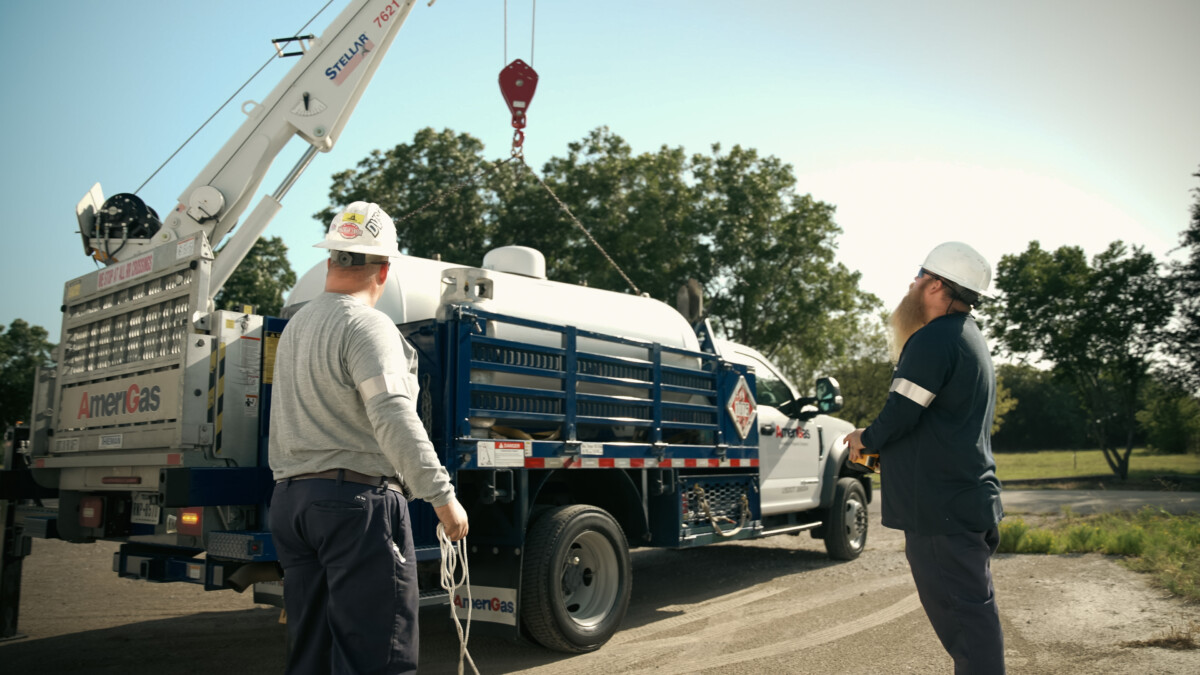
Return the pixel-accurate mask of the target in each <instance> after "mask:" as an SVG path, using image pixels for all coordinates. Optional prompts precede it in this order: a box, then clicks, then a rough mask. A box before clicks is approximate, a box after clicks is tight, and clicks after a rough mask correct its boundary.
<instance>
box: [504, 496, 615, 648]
mask: <svg viewBox="0 0 1200 675" xmlns="http://www.w3.org/2000/svg"><path fill="white" fill-rule="evenodd" d="M632 576H633V571H632V569H631V566H630V563H629V545H628V543H627V542H626V541H625V534H624V533H623V532H622V531H621V526H620V525H618V524H617V521H615V520H613V517H612V516H610V515H608V513H607V512H606V511H604V510H603V509H598V508H596V507H594V506H588V505H586V504H576V505H572V506H561V507H557V508H554V509H550V510H549V511H547V512H545V513H544V514H542V515H541V517H540V518H538V519H537V520H536V521H535V522H534V523H533V525H531V526H530V528H529V532H528V536H527V537H526V539H525V555H524V562H523V567H522V577H521V623H522V624H523V625H524V626H525V630H526V631H528V632H529V635H530V636H531V637H533V639H534V640H536V641H537V642H538V643H539V644H541V645H542V646H543V647H546V648H547V649H553V650H555V651H560V652H568V653H582V652H590V651H595V650H596V649H599V648H600V647H601V646H602V645H603V644H604V643H605V642H608V640H609V638H611V637H612V636H613V634H614V633H616V632H617V628H619V627H620V625H621V620H622V619H623V618H624V617H625V610H626V609H628V608H629V595H630V591H631V589H632V585H633V584H632Z"/></svg>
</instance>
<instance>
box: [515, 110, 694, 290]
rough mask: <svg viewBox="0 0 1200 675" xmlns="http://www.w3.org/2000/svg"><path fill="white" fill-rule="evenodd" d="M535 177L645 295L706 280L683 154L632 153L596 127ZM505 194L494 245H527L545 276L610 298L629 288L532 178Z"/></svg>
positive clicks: (673, 150)
mask: <svg viewBox="0 0 1200 675" xmlns="http://www.w3.org/2000/svg"><path fill="white" fill-rule="evenodd" d="M542 175H543V177H544V178H543V180H545V182H546V184H547V185H548V186H549V187H550V188H551V189H552V190H553V191H554V193H555V194H557V195H558V197H559V198H560V199H562V201H563V202H564V203H565V204H566V205H567V207H568V208H570V210H571V213H573V214H574V215H575V217H576V218H578V219H579V221H580V222H581V224H583V225H584V226H585V227H586V228H587V229H588V231H589V232H590V233H591V235H592V237H594V238H595V239H596V241H597V242H598V243H599V244H600V246H602V247H603V248H604V250H605V251H606V252H607V253H608V254H609V256H611V257H612V258H613V260H614V261H616V262H617V264H618V265H620V267H621V269H622V270H624V272H625V273H626V274H627V275H628V276H629V277H630V279H631V280H632V282H633V283H634V284H635V285H636V286H637V287H638V290H639V291H641V292H643V293H649V294H650V296H651V297H654V298H658V299H660V300H668V299H671V298H674V297H675V292H676V290H677V289H678V288H679V286H680V285H682V284H683V283H685V282H686V281H687V280H688V279H689V278H698V279H702V278H706V277H705V272H706V270H705V268H704V264H703V262H702V256H704V255H705V253H706V248H705V247H704V245H703V241H702V237H703V235H704V234H705V232H704V230H703V228H704V225H705V223H703V222H702V221H700V220H698V219H697V213H696V211H697V204H698V201H699V193H698V190H697V189H696V187H695V186H694V185H693V180H692V175H691V165H690V162H689V160H688V157H687V155H686V153H685V152H684V150H683V149H682V148H669V147H667V146H662V147H661V148H659V149H658V150H657V151H656V152H645V153H641V154H636V155H635V154H634V153H633V151H632V150H631V149H630V147H629V144H628V143H626V142H625V141H624V140H623V139H622V138H620V137H619V136H617V135H616V134H614V133H612V132H611V131H609V130H608V129H607V128H606V127H601V128H599V129H595V130H593V131H591V132H590V133H589V134H588V135H587V136H586V137H585V138H584V139H583V140H582V141H578V142H575V143H571V144H569V145H568V146H567V155H566V157H561V158H559V157H553V158H551V159H550V160H548V161H547V162H546V163H545V165H544V166H543V168H542ZM521 178H522V182H521V189H520V190H519V191H517V192H514V193H510V194H509V195H506V197H510V199H506V200H505V201H506V202H507V204H506V205H507V206H509V207H510V208H507V209H505V211H504V214H503V216H502V217H499V218H498V219H497V220H498V221H499V225H498V231H497V243H498V244H508V243H523V242H526V241H533V242H536V243H535V244H532V245H534V246H535V248H539V250H541V251H542V252H543V253H545V254H546V257H547V266H548V270H547V272H548V273H549V275H550V276H552V278H558V279H560V280H563V281H568V282H575V283H586V284H587V285H589V286H594V287H598V288H606V289H609V290H614V291H625V290H632V289H630V287H629V284H628V283H627V282H626V281H625V279H624V278H623V277H622V276H621V274H620V272H618V271H617V269H616V268H614V267H613V265H612V264H611V263H609V262H608V260H607V259H605V257H604V254H603V253H601V252H600V251H599V250H597V249H596V248H595V247H594V246H593V245H592V244H591V242H590V241H588V239H587V235H585V234H584V233H583V232H582V231H581V230H580V229H579V228H578V227H577V226H576V225H575V224H574V223H572V222H571V220H570V218H569V217H568V216H567V215H566V214H565V213H563V212H562V210H561V208H560V207H559V206H558V205H557V203H556V202H554V201H553V198H551V197H550V195H549V194H548V193H547V192H546V190H545V188H543V187H542V186H541V185H540V184H538V183H537V181H536V179H534V178H533V177H532V176H529V175H523V176H522V177H521Z"/></svg>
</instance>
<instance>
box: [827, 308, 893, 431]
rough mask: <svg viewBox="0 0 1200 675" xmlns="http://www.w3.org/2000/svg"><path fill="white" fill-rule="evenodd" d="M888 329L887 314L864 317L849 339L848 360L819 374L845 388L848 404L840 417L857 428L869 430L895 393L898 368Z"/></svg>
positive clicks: (828, 365)
mask: <svg viewBox="0 0 1200 675" xmlns="http://www.w3.org/2000/svg"><path fill="white" fill-rule="evenodd" d="M886 325H887V316H886V314H880V315H878V316H871V315H866V316H863V317H861V319H860V321H859V325H858V326H857V327H856V328H855V330H853V331H852V332H851V333H850V334H849V336H848V337H849V338H850V342H849V344H848V345H847V347H848V350H847V354H846V355H845V357H844V358H842V359H838V360H832V361H830V362H828V363H826V364H824V368H822V369H821V370H820V371H818V372H827V373H829V374H830V375H832V376H833V377H834V378H835V379H836V380H837V381H838V384H840V385H841V387H842V397H843V399H845V402H846V403H845V407H844V408H842V411H841V412H839V413H838V417H840V418H842V419H844V420H846V421H847V422H850V423H851V424H853V425H854V426H855V427H866V426H868V425H869V424H871V422H873V421H874V420H875V417H876V416H878V415H879V411H881V410H883V405H884V403H886V402H887V397H888V391H889V389H891V383H892V371H893V369H894V365H893V364H892V360H891V357H889V356H888V350H887V337H886V334H885V332H884V331H885V328H884V326H886Z"/></svg>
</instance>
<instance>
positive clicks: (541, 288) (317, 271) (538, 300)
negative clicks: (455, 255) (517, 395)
mask: <svg viewBox="0 0 1200 675" xmlns="http://www.w3.org/2000/svg"><path fill="white" fill-rule="evenodd" d="M545 269H546V263H545V259H544V258H542V254H541V253H540V252H539V251H537V250H535V249H532V248H526V247H524V246H505V247H503V248H498V249H494V250H492V251H490V252H489V253H488V254H487V255H486V256H484V268H478V267H466V266H463V265H461V264H455V263H447V262H441V261H435V260H427V259H425V258H415V257H413V256H407V255H402V256H398V257H396V258H392V267H391V270H390V271H389V272H388V281H387V287H386V288H385V289H384V292H383V296H382V297H381V298H380V299H379V304H377V305H376V306H375V307H376V308H377V309H379V310H380V311H382V312H383V313H385V314H387V315H388V316H389V317H391V319H392V321H394V322H395V323H396V324H403V323H409V322H412V321H422V320H426V319H434V318H441V319H444V318H445V307H447V306H449V305H456V304H458V305H469V306H474V307H478V308H480V309H483V310H487V311H492V312H496V313H499V314H508V315H510V316H516V317H520V318H523V319H532V320H535V321H542V322H545V323H550V324H557V325H567V326H575V327H576V328H582V329H585V330H591V331H595V332H597V333H606V334H609V335H617V336H621V337H627V338H636V339H640V340H646V341H648V342H658V343H660V344H663V345H667V346H670V347H678V348H681V349H688V350H692V351H699V350H700V343H699V341H698V340H697V339H696V334H695V332H693V330H692V327H691V325H689V324H688V322H687V320H686V319H684V318H683V316H682V315H680V314H679V312H677V311H676V310H675V309H674V308H673V307H671V306H670V305H667V304H666V303H663V302H659V301H658V300H654V299H652V298H647V297H642V296H637V295H628V294H625V293H616V292H613V291H606V290H602V289H598V288H588V287H586V286H576V285H574V284H564V283H561V282H557V281H550V280H548V279H546V277H545V274H546V273H545ZM325 271H326V264H325V262H320V263H317V264H316V265H314V266H313V267H312V269H310V270H309V271H308V272H306V273H305V274H304V275H303V276H302V277H301V278H300V281H299V282H298V283H297V284H296V287H295V288H293V289H292V292H291V293H289V294H288V297H287V300H286V301H285V302H284V308H285V311H284V315H290V314H291V313H293V312H294V310H295V309H298V308H299V305H302V304H303V303H305V302H307V301H309V300H311V299H313V298H315V297H316V296H318V295H320V294H321V293H322V292H324V290H325ZM488 334H489V335H494V336H495V337H500V338H504V339H508V340H517V341H527V342H531V343H533V344H540V345H550V346H559V343H560V342H561V340H560V339H558V338H557V334H551V333H546V332H544V331H537V330H533V329H526V328H520V327H517V326H500V327H499V332H498V333H493V332H492V328H491V327H490V326H489V332H488ZM579 348H580V349H581V350H583V351H589V352H594V353H600V354H609V355H616V356H635V357H640V358H645V357H646V355H645V353H644V352H645V350H639V349H637V348H635V347H626V346H623V345H615V344H612V343H605V342H601V341H598V340H588V339H586V338H585V339H581V340H580V341H579ZM664 360H665V362H668V363H671V364H673V365H681V366H687V367H692V368H695V367H696V361H695V359H688V358H684V357H682V356H678V355H670V356H669V358H668V357H664Z"/></svg>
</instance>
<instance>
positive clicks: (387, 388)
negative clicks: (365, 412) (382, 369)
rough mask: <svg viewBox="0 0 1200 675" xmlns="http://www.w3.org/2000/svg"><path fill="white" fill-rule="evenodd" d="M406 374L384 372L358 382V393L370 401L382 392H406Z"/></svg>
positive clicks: (364, 399)
mask: <svg viewBox="0 0 1200 675" xmlns="http://www.w3.org/2000/svg"><path fill="white" fill-rule="evenodd" d="M407 392H408V390H407V388H406V387H405V386H404V376H403V375H400V374H398V373H384V374H382V375H376V376H375V377H372V378H371V379H369V380H363V381H362V382H359V383H358V393H359V395H360V396H362V400H363V401H370V400H371V399H373V398H375V397H376V396H378V395H380V394H406V393H407Z"/></svg>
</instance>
